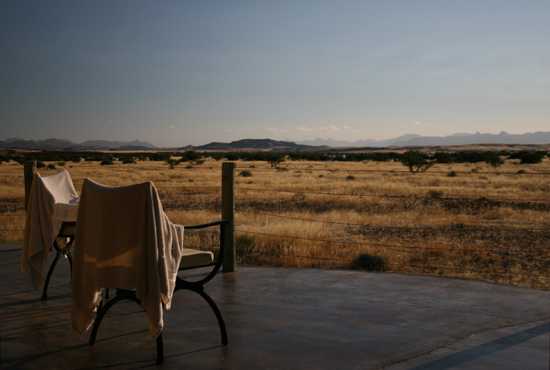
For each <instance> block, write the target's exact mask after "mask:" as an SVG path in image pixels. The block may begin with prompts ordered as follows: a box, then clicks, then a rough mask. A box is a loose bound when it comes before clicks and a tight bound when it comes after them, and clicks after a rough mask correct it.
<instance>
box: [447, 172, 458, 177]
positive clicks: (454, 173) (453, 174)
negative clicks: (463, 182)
mask: <svg viewBox="0 0 550 370" xmlns="http://www.w3.org/2000/svg"><path fill="white" fill-rule="evenodd" d="M447 176H448V177H456V172H455V171H449V172H448V173H447Z"/></svg>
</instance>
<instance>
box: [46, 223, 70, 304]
mask: <svg viewBox="0 0 550 370" xmlns="http://www.w3.org/2000/svg"><path fill="white" fill-rule="evenodd" d="M75 231H76V222H72V221H70V222H63V223H62V224H61V230H59V233H58V234H57V236H56V237H55V240H54V242H53V249H54V250H55V257H54V259H53V261H52V263H51V265H50V268H49V269H48V274H47V275H46V281H45V282H44V287H43V288H42V297H41V300H42V301H46V300H47V299H48V285H49V284H50V279H51V277H52V274H53V270H54V269H55V266H56V265H57V262H58V261H59V257H61V256H63V257H65V258H66V259H67V261H69V267H70V269H71V273H72V270H73V261H72V256H71V248H72V246H73V243H74V237H75ZM60 240H64V247H61V246H60V244H59V241H60Z"/></svg>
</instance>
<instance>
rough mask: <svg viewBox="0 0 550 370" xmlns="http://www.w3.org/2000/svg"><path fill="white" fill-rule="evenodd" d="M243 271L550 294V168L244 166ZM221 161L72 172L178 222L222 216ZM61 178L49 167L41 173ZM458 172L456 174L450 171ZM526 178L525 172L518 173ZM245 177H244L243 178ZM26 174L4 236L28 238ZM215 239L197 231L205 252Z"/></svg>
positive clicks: (6, 182)
mask: <svg viewBox="0 0 550 370" xmlns="http://www.w3.org/2000/svg"><path fill="white" fill-rule="evenodd" d="M237 165H238V170H237V174H241V172H242V171H249V175H250V176H237V188H236V189H237V201H236V207H237V215H236V223H237V230H238V231H237V242H238V256H239V259H240V262H241V263H247V264H269V265H277V266H301V267H325V268H349V267H353V268H364V269H367V270H378V271H380V270H385V271H399V272H408V273H421V274H434V275H444V276H451V277H461V278H473V279H482V280H487V281H494V282H498V283H506V284H514V285H522V286H530V287H536V288H545V289H548V288H550V176H549V175H536V174H535V173H536V172H549V171H550V161H549V160H548V159H546V160H545V161H544V162H543V163H541V164H537V165H519V164H517V163H515V162H513V161H507V162H506V164H505V165H503V166H501V167H499V168H497V169H494V168H492V167H490V166H487V165H485V164H476V165H473V164H464V165H460V164H453V165H436V166H434V167H432V168H431V169H429V170H428V172H426V173H417V174H411V173H409V172H407V171H406V169H405V167H403V166H402V165H401V164H400V163H394V162H367V163H357V162H306V161H293V162H285V163H283V164H282V165H281V166H280V168H278V169H273V168H271V167H270V165H269V164H268V163H266V162H238V164H237ZM220 167H221V162H219V161H214V160H207V161H205V162H204V163H201V164H194V165H192V164H186V163H182V164H179V165H178V166H176V167H175V168H174V169H170V168H169V166H168V165H167V164H166V163H163V162H152V161H145V162H138V163H137V164H120V163H116V164H114V165H111V166H100V165H99V163H98V162H81V163H70V162H68V163H67V164H66V165H65V168H67V169H68V170H69V171H70V172H71V174H72V176H73V179H74V180H75V184H76V187H77V189H79V188H80V186H81V184H82V180H83V179H84V178H86V177H90V178H93V179H95V180H96V181H98V182H101V183H104V184H109V185H122V184H130V183H135V182H142V181H146V180H151V181H153V182H154V183H155V184H156V186H157V187H158V189H159V191H160V193H161V198H162V201H163V204H164V207H165V208H166V210H167V211H168V214H169V215H170V217H171V218H172V220H173V221H175V222H178V223H184V224H189V223H198V222H203V221H207V220H212V219H217V218H219V209H220V181H221V176H220V172H221V170H220ZM56 171H57V170H40V172H41V173H43V174H48V173H54V172H56ZM451 171H454V173H450V172H451ZM518 171H521V172H522V173H520V174H518ZM245 174H246V173H245ZM23 199H24V192H23V170H22V166H21V165H19V164H17V163H15V162H10V163H3V164H1V165H0V240H3V241H20V240H21V239H22V230H23V226H24V200H23ZM216 237H217V236H216V235H215V234H214V233H208V232H206V233H205V232H201V233H197V234H191V233H189V236H188V239H187V240H188V243H189V245H190V246H197V245H199V244H200V245H201V247H208V246H209V244H211V243H212V242H213V241H214V240H215V238H216Z"/></svg>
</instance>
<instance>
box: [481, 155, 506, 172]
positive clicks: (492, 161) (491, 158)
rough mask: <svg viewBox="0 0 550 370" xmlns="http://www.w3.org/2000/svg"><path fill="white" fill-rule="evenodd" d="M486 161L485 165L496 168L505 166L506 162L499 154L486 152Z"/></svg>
mask: <svg viewBox="0 0 550 370" xmlns="http://www.w3.org/2000/svg"><path fill="white" fill-rule="evenodd" d="M484 160H485V163H487V164H488V165H491V166H492V167H495V168H496V167H499V166H501V165H503V164H504V161H503V160H502V158H500V154H499V153H497V152H486V153H485V155H484Z"/></svg>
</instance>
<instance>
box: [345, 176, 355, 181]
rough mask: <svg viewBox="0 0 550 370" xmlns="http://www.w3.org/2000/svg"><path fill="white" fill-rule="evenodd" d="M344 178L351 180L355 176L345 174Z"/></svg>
mask: <svg viewBox="0 0 550 370" xmlns="http://www.w3.org/2000/svg"><path fill="white" fill-rule="evenodd" d="M346 180H348V181H353V180H355V176H353V175H347V176H346Z"/></svg>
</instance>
